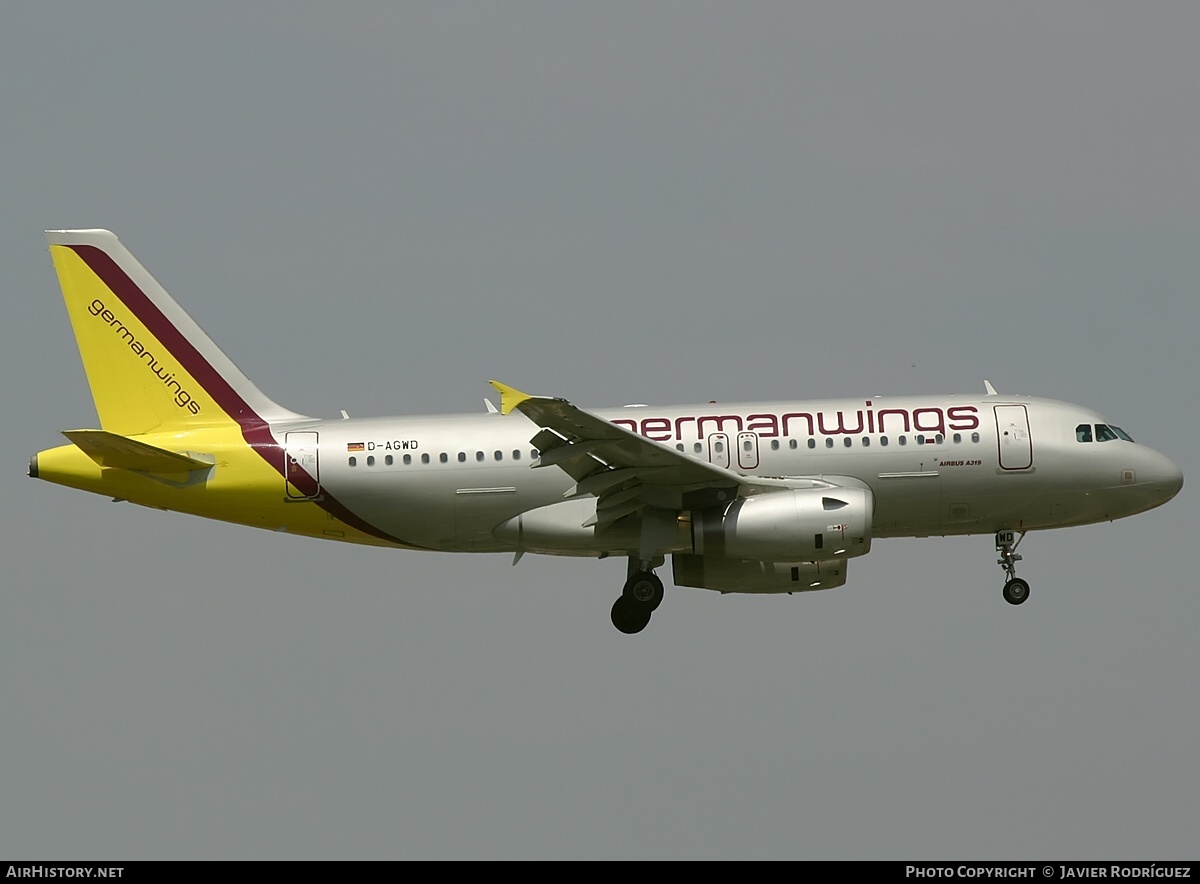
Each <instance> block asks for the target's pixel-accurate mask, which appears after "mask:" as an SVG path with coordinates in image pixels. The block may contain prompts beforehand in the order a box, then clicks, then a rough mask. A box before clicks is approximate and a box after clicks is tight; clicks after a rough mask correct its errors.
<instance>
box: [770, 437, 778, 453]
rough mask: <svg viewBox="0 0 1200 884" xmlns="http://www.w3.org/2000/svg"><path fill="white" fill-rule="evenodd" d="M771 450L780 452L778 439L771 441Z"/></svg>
mask: <svg viewBox="0 0 1200 884" xmlns="http://www.w3.org/2000/svg"><path fill="white" fill-rule="evenodd" d="M771 450H772V451H778V450H779V440H778V439H772V440H771Z"/></svg>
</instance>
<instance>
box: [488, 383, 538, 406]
mask: <svg viewBox="0 0 1200 884" xmlns="http://www.w3.org/2000/svg"><path fill="white" fill-rule="evenodd" d="M488 383H489V384H491V385H492V386H493V387H495V388H496V390H497V391H498V392H499V393H500V413H501V414H508V413H509V412H510V411H512V410H513V409H514V408H516V407H517V406H518V405H520V404H521V403H522V402H524V401H525V400H526V399H532V398H533V397H532V396H530V395H529V394H528V393H522V392H521V391H520V390H518V389H517V388H516V387H510V386H509V385H508V384H502V383H500V382H499V381H488Z"/></svg>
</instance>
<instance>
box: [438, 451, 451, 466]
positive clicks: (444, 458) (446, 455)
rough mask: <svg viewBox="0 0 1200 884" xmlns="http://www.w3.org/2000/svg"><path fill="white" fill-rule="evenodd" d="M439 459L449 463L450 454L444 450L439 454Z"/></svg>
mask: <svg viewBox="0 0 1200 884" xmlns="http://www.w3.org/2000/svg"><path fill="white" fill-rule="evenodd" d="M438 460H440V461H441V462H442V463H449V462H450V455H448V454H446V452H444V451H443V452H442V453H441V454H439V455H438Z"/></svg>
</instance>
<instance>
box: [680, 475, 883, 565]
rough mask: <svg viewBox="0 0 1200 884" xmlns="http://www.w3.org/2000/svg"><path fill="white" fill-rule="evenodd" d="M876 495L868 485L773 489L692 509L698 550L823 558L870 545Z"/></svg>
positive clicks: (762, 557)
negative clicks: (727, 503) (858, 486)
mask: <svg viewBox="0 0 1200 884" xmlns="http://www.w3.org/2000/svg"><path fill="white" fill-rule="evenodd" d="M873 508H874V499H873V498H872V496H871V492H870V491H868V490H867V489H865V488H845V487H841V486H838V487H834V488H805V489H801V490H789V491H771V492H768V493H766V494H757V495H754V496H752V497H743V498H740V499H738V500H735V501H734V502H733V503H731V504H729V505H728V506H726V507H724V508H713V509H710V510H702V511H700V512H697V513H693V515H692V551H693V552H694V553H696V554H697V555H702V556H713V557H716V558H729V559H753V560H755V561H759V562H797V561H806V562H812V561H824V560H828V559H841V558H851V557H853V556H861V555H864V554H866V553H867V552H868V551H869V550H870V549H871V517H872V510H873Z"/></svg>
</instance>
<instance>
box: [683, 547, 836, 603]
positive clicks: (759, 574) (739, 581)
mask: <svg viewBox="0 0 1200 884" xmlns="http://www.w3.org/2000/svg"><path fill="white" fill-rule="evenodd" d="M849 567H850V563H849V562H847V561H845V560H839V559H832V560H829V561H825V562H756V561H751V560H749V559H727V558H724V557H721V556H693V555H681V554H679V553H676V554H675V555H673V556H671V570H672V571H673V572H674V577H675V585H676V586H694V587H697V588H698V589H715V590H717V591H719V592H753V593H769V592H811V591H813V590H817V589H833V588H834V587H835V586H843V585H844V584H845V583H846V569H847V568H849Z"/></svg>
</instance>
